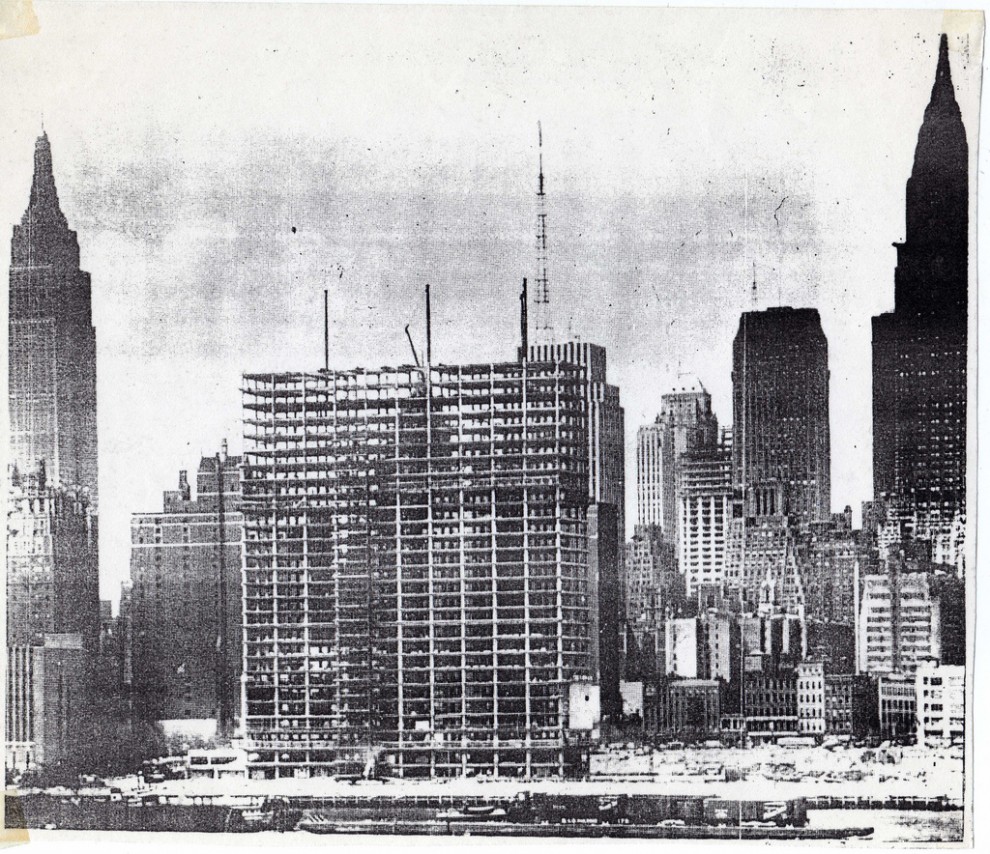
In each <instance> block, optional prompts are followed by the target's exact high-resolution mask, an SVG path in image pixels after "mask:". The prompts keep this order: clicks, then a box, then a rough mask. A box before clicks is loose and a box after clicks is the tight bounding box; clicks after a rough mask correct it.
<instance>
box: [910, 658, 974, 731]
mask: <svg viewBox="0 0 990 854" xmlns="http://www.w3.org/2000/svg"><path fill="white" fill-rule="evenodd" d="M915 698H916V704H917V710H918V712H917V720H918V735H917V743H918V744H923V745H925V746H926V747H947V746H948V745H950V744H962V743H963V740H964V739H965V737H966V668H965V667H964V666H962V665H944V664H942V665H940V664H939V663H938V662H937V661H926V662H924V663H923V664H921V665H920V666H919V667H918V671H917V673H915Z"/></svg>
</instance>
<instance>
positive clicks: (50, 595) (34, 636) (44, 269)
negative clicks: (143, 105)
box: [6, 133, 100, 768]
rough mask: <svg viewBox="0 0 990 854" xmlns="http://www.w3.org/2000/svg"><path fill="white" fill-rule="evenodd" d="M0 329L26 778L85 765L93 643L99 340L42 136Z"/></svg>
mask: <svg viewBox="0 0 990 854" xmlns="http://www.w3.org/2000/svg"><path fill="white" fill-rule="evenodd" d="M8 332H9V342H8V347H9V350H8V361H9V374H8V377H9V389H8V395H9V397H8V411H9V413H10V438H9V441H10V444H9V446H8V451H9V455H8V458H7V463H8V465H7V476H8V484H7V487H8V490H9V492H8V496H9V501H8V507H7V537H6V540H7V656H8V661H9V662H10V667H9V668H8V672H7V692H8V693H7V697H8V703H7V720H6V740H7V747H8V756H9V758H10V764H11V766H13V767H20V768H23V767H26V766H34V765H45V764H56V763H72V762H73V761H75V760H76V759H77V758H78V756H79V755H80V751H81V749H82V748H83V747H84V745H82V744H81V741H82V739H81V738H80V736H79V732H80V729H79V727H80V726H81V725H82V724H83V723H84V721H85V719H86V718H87V717H88V716H89V712H88V711H87V681H86V679H87V671H88V669H89V667H90V665H91V664H92V657H93V656H95V655H96V653H97V650H98V645H99V634H100V602H99V569H98V560H97V553H98V552H97V530H98V526H97V517H96V513H95V503H96V496H97V467H96V448H97V443H96V333H95V331H94V329H93V322H92V315H91V298H90V282H89V274H88V273H85V272H83V271H82V270H81V269H80V268H79V243H78V241H77V240H76V233H75V232H74V231H72V230H71V229H70V228H69V226H68V222H67V221H66V219H65V215H64V214H63V213H62V209H61V207H60V205H59V199H58V192H57V190H56V188H55V178H54V175H53V173H52V152H51V146H50V145H49V142H48V137H47V135H45V134H44V133H43V134H42V135H41V137H40V138H39V139H38V140H37V142H36V143H35V148H34V176H33V179H32V183H31V195H30V200H29V202H28V206H27V210H26V211H25V212H24V216H23V217H22V218H21V222H20V225H15V226H14V233H13V241H12V244H11V264H10V304H9V315H8ZM65 767H70V766H69V765H66V766H65Z"/></svg>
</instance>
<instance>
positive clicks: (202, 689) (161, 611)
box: [127, 443, 243, 732]
mask: <svg viewBox="0 0 990 854" xmlns="http://www.w3.org/2000/svg"><path fill="white" fill-rule="evenodd" d="M240 462H241V458H240V457H229V456H227V452H226V443H224V447H223V450H222V451H221V452H220V453H219V454H216V455H214V456H210V457H203V458H202V460H201V461H200V464H199V471H198V472H197V474H196V497H195V498H193V497H192V494H191V493H192V490H191V487H190V484H189V481H188V478H187V476H186V472H184V471H183V472H180V473H179V486H178V489H175V490H169V491H166V492H165V493H164V496H163V507H162V510H161V511H159V512H156V513H135V514H134V515H133V516H132V518H131V583H132V586H131V589H130V596H129V601H128V609H127V610H128V614H127V617H128V619H129V624H130V625H129V629H130V634H131V644H132V649H131V664H130V666H131V670H132V680H133V685H134V694H135V699H136V702H137V703H138V706H139V707H138V709H137V712H138V714H139V716H140V717H141V718H142V719H144V720H148V721H170V722H175V723H173V724H169V726H171V727H174V728H175V729H176V730H177V731H187V732H204V731H205V732H209V731H211V730H213V728H214V724H215V725H216V728H217V729H219V730H220V731H221V732H223V731H228V730H229V729H230V727H231V726H232V724H233V722H234V719H235V718H237V717H238V716H239V713H240V676H241V655H242V645H241V637H242V632H241V622H242V620H241V525H242V521H243V517H242V515H241V512H240V501H241V489H240V469H239V467H240ZM196 721H200V722H205V723H202V724H195V723H191V722H196ZM181 722H186V723H181Z"/></svg>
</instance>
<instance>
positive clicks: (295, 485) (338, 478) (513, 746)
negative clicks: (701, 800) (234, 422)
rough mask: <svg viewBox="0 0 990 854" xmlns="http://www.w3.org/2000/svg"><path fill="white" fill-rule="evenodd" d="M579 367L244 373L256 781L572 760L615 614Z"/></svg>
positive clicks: (249, 702) (520, 767)
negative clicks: (604, 609) (607, 588)
mask: <svg viewBox="0 0 990 854" xmlns="http://www.w3.org/2000/svg"><path fill="white" fill-rule="evenodd" d="M523 355H525V354H523ZM589 370H590V368H589V367H588V366H587V365H585V364H582V363H578V362H575V361H565V360H563V359H558V358H555V357H554V355H553V354H552V353H548V354H546V358H541V359H539V360H537V359H532V358H530V359H526V358H521V359H520V360H519V361H518V362H508V363H500V364H479V365H462V366H442V365H432V366H427V367H422V368H421V367H418V366H417V367H402V368H394V369H380V370H362V369H358V370H352V371H330V370H325V371H321V372H318V373H312V374H305V373H290V374H252V375H247V376H245V377H244V425H245V434H246V435H245V444H246V447H245V459H244V463H245V464H244V468H243V512H244V519H245V552H244V561H245V565H244V582H245V585H244V614H245V620H246V628H245V674H244V679H245V683H244V684H245V688H244V722H245V729H246V735H247V740H248V745H249V751H250V760H249V761H250V764H251V769H252V773H253V774H254V775H256V776H269V777H272V776H291V775H295V774H300V773H301V774H307V775H308V774H335V773H346V772H347V771H348V770H349V769H350V770H351V771H352V772H354V771H356V772H361V771H362V770H363V769H365V768H369V767H370V766H371V765H373V764H374V763H375V762H387V763H388V764H389V765H390V766H391V769H392V771H391V773H394V774H396V775H398V776H402V777H425V776H446V775H461V774H465V773H491V774H495V775H500V776H512V777H516V776H519V775H523V774H525V775H534V776H548V775H559V774H562V773H564V772H565V771H566V770H568V769H572V768H575V767H577V766H579V765H580V764H581V761H582V760H581V754H582V750H583V749H584V747H585V746H586V739H587V737H588V736H589V735H590V730H591V728H592V726H593V725H594V720H595V719H596V718H597V713H598V709H597V705H598V687H597V686H598V685H599V682H600V681H605V680H604V679H602V680H600V678H599V677H600V670H601V667H602V658H601V657H602V655H603V654H607V653H606V647H611V648H614V643H611V644H604V643H602V637H601V634H600V632H601V629H602V625H603V623H607V624H608V625H610V626H612V630H613V631H614V624H615V620H616V618H617V613H616V614H608V615H607V618H605V619H603V618H602V617H600V614H599V608H600V603H599V585H598V579H597V578H596V577H595V576H596V574H599V573H601V572H604V571H606V569H605V568H603V567H602V566H601V565H600V564H601V562H602V560H606V561H607V560H609V559H610V556H611V560H612V562H613V565H612V566H611V567H610V568H607V569H608V571H610V572H611V573H613V574H614V573H615V571H616V568H615V565H614V561H615V556H614V553H615V551H616V549H617V542H615V533H612V534H611V535H610V536H611V538H612V541H613V542H612V545H611V546H608V547H605V546H604V545H603V543H602V536H603V530H604V529H603V528H602V524H603V521H607V519H606V517H607V516H608V515H609V514H608V513H606V515H605V517H601V516H600V515H597V516H596V515H594V514H593V513H592V511H591V507H592V501H591V500H590V495H589V487H588V484H589V450H588V448H589V440H588V436H589V417H590V416H589V413H590V411H591V408H592V407H591V401H590V400H589V388H590V386H591V383H590V382H589V379H590V378H589V375H588V374H589ZM611 516H612V518H611V520H610V521H608V527H610V528H611V529H612V531H613V532H614V529H615V526H616V521H615V518H614V512H613V513H612V514H611ZM613 581H614V580H613ZM611 589H615V584H614V583H613V584H612V585H611ZM616 678H617V677H616ZM589 705H590V706H593V707H595V708H589Z"/></svg>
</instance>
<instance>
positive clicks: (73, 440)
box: [9, 133, 97, 504]
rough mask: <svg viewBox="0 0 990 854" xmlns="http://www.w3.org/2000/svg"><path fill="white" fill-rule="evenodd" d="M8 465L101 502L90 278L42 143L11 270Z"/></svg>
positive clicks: (44, 139) (16, 234)
mask: <svg viewBox="0 0 990 854" xmlns="http://www.w3.org/2000/svg"><path fill="white" fill-rule="evenodd" d="M9 328H10V344H9V346H10V351H9V356H10V392H9V394H10V398H9V406H10V432H11V455H10V462H12V463H13V464H15V465H16V466H17V468H18V469H19V470H20V471H21V472H28V471H33V470H35V469H36V468H37V465H38V463H39V462H41V461H44V464H45V469H46V474H47V478H48V482H49V483H52V484H55V485H60V486H64V487H81V488H84V489H88V490H89V495H90V498H91V500H92V502H93V503H94V504H95V501H96V497H97V469H96V449H97V442H96V333H95V330H94V329H93V321H92V313H91V295H90V282H89V273H86V272H83V271H82V270H80V268H79V243H78V241H77V239H76V233H75V232H74V231H72V230H71V229H70V228H69V225H68V223H67V222H66V219H65V214H63V213H62V209H61V207H60V206H59V200H58V191H57V190H56V189H55V178H54V176H53V174H52V152H51V146H50V145H49V143H48V136H47V135H46V134H44V133H43V134H42V135H41V136H40V137H39V138H38V141H37V142H36V143H35V149H34V181H33V183H32V185H31V199H30V201H29V203H28V207H27V210H26V211H25V212H24V216H23V217H22V218H21V224H20V225H15V226H14V237H13V243H12V248H11V265H10V315H9Z"/></svg>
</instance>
